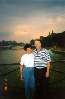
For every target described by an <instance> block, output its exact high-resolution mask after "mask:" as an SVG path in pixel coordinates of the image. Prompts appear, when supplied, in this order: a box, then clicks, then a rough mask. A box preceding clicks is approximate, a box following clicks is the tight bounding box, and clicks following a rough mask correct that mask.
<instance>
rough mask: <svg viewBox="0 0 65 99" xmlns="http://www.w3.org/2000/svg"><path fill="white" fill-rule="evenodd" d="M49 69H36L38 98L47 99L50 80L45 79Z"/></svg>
mask: <svg viewBox="0 0 65 99" xmlns="http://www.w3.org/2000/svg"><path fill="white" fill-rule="evenodd" d="M46 71H47V68H46V67H45V68H41V69H40V68H35V69H34V75H35V84H36V96H37V97H38V98H40V99H41V98H45V99H47V89H48V79H47V78H46V77H45V74H46Z"/></svg>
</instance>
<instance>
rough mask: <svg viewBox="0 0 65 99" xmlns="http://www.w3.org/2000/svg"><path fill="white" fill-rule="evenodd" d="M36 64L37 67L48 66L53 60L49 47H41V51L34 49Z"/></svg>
mask: <svg viewBox="0 0 65 99" xmlns="http://www.w3.org/2000/svg"><path fill="white" fill-rule="evenodd" d="M33 54H34V65H35V67H37V68H44V67H47V64H48V63H49V62H51V58H50V55H49V52H48V50H47V49H44V48H43V49H41V50H40V51H37V50H34V51H33Z"/></svg>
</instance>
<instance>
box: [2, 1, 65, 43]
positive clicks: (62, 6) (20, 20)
mask: <svg viewBox="0 0 65 99" xmlns="http://www.w3.org/2000/svg"><path fill="white" fill-rule="evenodd" d="M52 29H53V30H54V32H57V33H59V32H62V31H64V30H65V0H0V40H16V41H17V42H21V41H22V42H29V41H30V40H31V39H34V38H39V36H47V35H48V34H49V32H51V31H52Z"/></svg>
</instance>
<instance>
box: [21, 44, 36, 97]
mask: <svg viewBox="0 0 65 99" xmlns="http://www.w3.org/2000/svg"><path fill="white" fill-rule="evenodd" d="M24 50H25V51H26V54H24V55H23V56H22V57H21V61H20V72H21V79H22V77H23V80H24V87H25V97H26V99H32V97H33V94H34V87H35V81H34V55H33V54H32V47H31V45H30V44H26V45H25V46H24Z"/></svg>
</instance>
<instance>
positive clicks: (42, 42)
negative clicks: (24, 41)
mask: <svg viewBox="0 0 65 99" xmlns="http://www.w3.org/2000/svg"><path fill="white" fill-rule="evenodd" d="M35 41H39V42H40V43H41V47H42V48H43V46H44V44H43V42H42V40H40V39H35V40H34V43H35Z"/></svg>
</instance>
